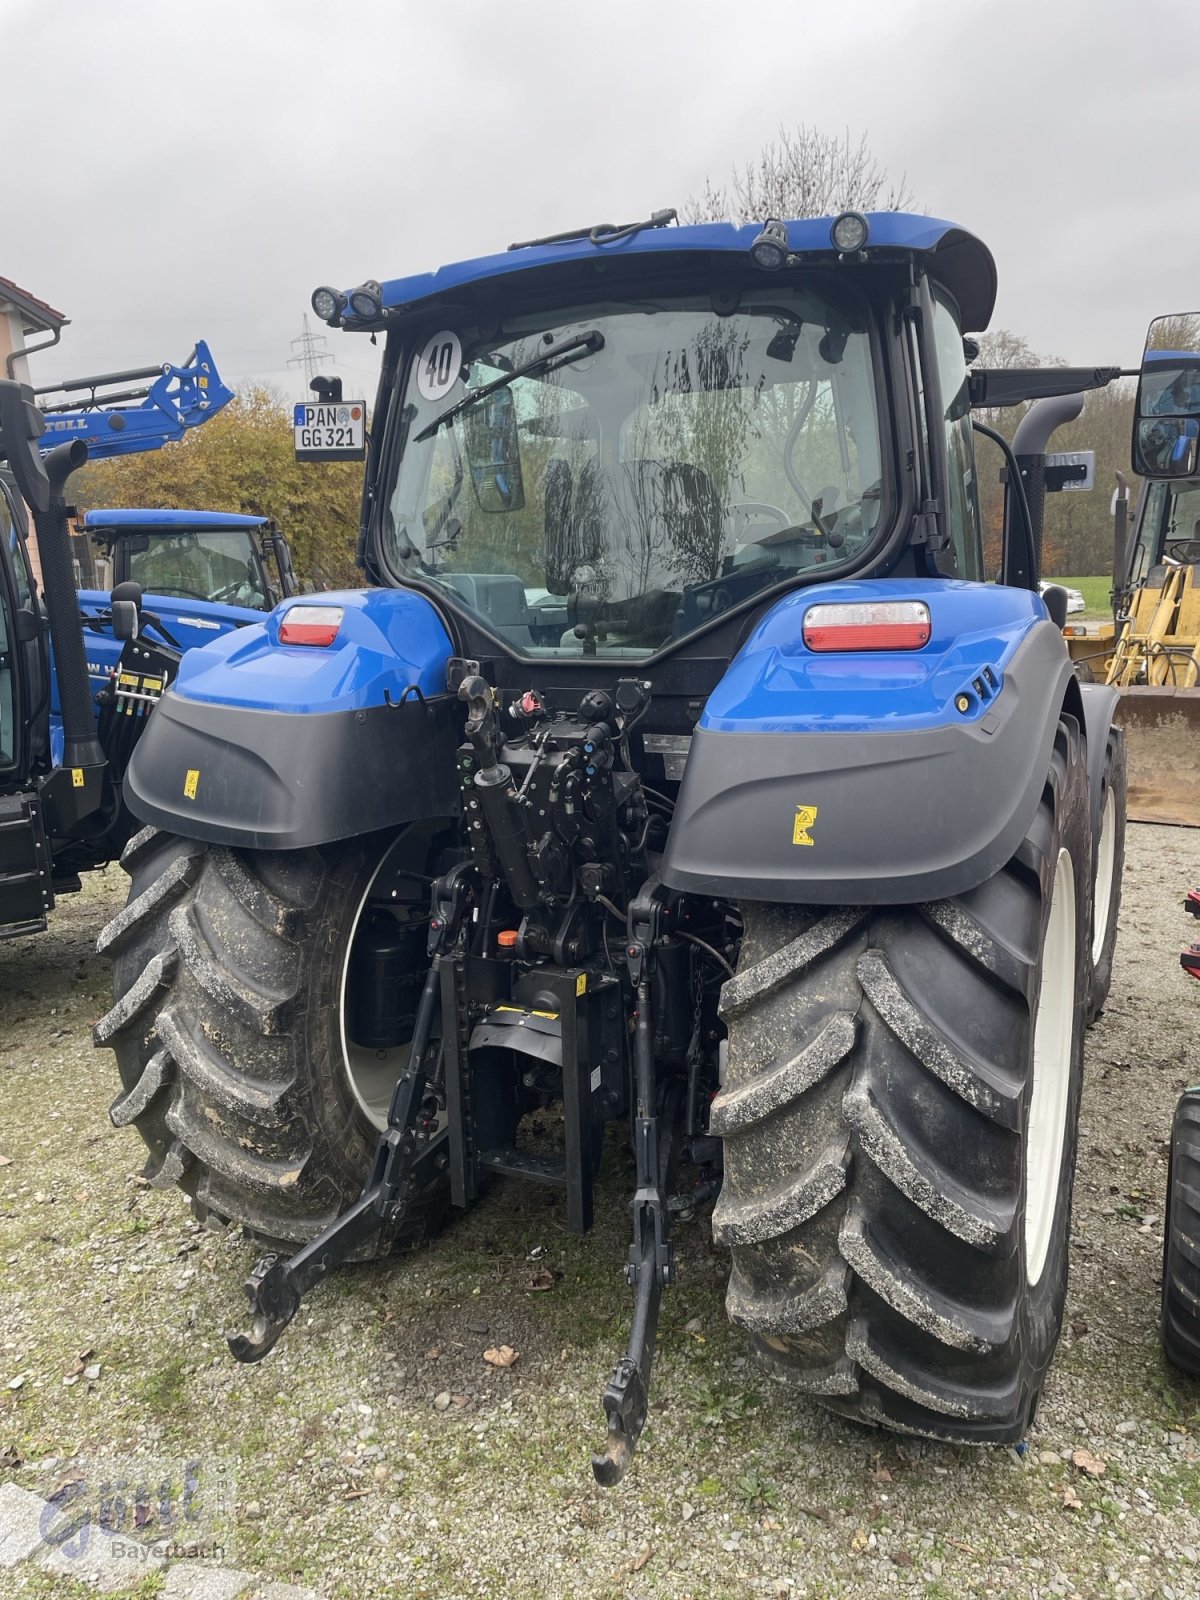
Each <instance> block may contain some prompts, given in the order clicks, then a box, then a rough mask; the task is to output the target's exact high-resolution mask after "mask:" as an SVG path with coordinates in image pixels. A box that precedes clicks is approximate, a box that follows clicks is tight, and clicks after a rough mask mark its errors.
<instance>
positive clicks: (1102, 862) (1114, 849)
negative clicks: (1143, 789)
mask: <svg viewBox="0 0 1200 1600" xmlns="http://www.w3.org/2000/svg"><path fill="white" fill-rule="evenodd" d="M1127 790H1128V776H1127V768H1126V759H1125V735H1124V733H1123V732H1122V730H1121V729H1120V728H1110V729H1109V730H1108V745H1107V748H1106V749H1105V752H1104V771H1103V773H1102V774H1101V778H1100V795H1099V816H1100V826H1099V828H1098V829H1097V830H1096V837H1095V839H1094V840H1093V841H1092V849H1093V854H1094V855H1095V857H1096V875H1095V876H1096V885H1095V893H1094V895H1093V902H1092V904H1093V916H1094V917H1095V918H1096V922H1095V927H1094V938H1093V943H1092V948H1091V974H1090V977H1089V980H1088V1003H1087V1020H1088V1027H1089V1028H1090V1027H1091V1025H1092V1023H1093V1022H1095V1021H1096V1019H1097V1018H1098V1017H1099V1015H1100V1013H1101V1012H1102V1011H1103V1010H1104V1003H1105V1001H1106V1000H1107V999H1108V991H1109V990H1110V989H1111V988H1112V979H1113V959H1114V957H1115V955H1116V950H1117V924H1118V921H1119V920H1120V915H1121V880H1122V877H1123V876H1124V872H1125V811H1126V796H1127ZM1110 829H1111V832H1109V830H1110ZM1102 876H1106V877H1107V879H1108V889H1107V894H1105V892H1104V888H1103V886H1102V884H1101V881H1100V880H1101V877H1102ZM1101 923H1102V924H1103V926H1101Z"/></svg>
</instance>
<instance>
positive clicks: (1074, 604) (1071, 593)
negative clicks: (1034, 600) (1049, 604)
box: [1038, 578, 1087, 616]
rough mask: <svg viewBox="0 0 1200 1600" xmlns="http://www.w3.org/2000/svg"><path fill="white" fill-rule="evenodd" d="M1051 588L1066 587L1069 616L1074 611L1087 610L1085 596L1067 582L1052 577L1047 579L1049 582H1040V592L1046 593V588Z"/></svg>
mask: <svg viewBox="0 0 1200 1600" xmlns="http://www.w3.org/2000/svg"><path fill="white" fill-rule="evenodd" d="M1049 588H1055V589H1066V591H1067V615H1068V616H1070V615H1071V613H1072V612H1074V611H1086V610H1087V607H1086V605H1085V604H1084V600H1083V596H1082V595H1081V594H1080V592H1079V590H1078V589H1072V588H1070V587H1069V585H1067V584H1065V583H1056V582H1055V581H1054V579H1053V578H1050V579H1048V580H1047V582H1045V583H1039V584H1038V593H1039V594H1045V592H1046V590H1047V589H1049Z"/></svg>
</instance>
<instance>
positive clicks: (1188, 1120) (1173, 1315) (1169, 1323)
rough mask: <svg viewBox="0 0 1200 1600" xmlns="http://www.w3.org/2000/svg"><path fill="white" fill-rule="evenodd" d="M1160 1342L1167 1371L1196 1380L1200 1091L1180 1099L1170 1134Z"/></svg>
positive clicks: (1199, 1353) (1199, 1354)
mask: <svg viewBox="0 0 1200 1600" xmlns="http://www.w3.org/2000/svg"><path fill="white" fill-rule="evenodd" d="M1162 1341H1163V1351H1164V1353H1165V1354H1166V1357H1167V1360H1168V1361H1169V1362H1170V1363H1171V1365H1172V1366H1175V1367H1178V1368H1179V1370H1180V1371H1181V1372H1188V1373H1191V1374H1192V1375H1193V1376H1194V1377H1195V1376H1200V1089H1189V1090H1188V1091H1187V1092H1186V1093H1185V1094H1184V1096H1183V1098H1182V1099H1181V1100H1180V1102H1179V1105H1178V1106H1177V1107H1176V1110H1175V1121H1174V1124H1173V1126H1172V1128H1171V1156H1170V1164H1169V1166H1168V1169H1167V1227H1166V1239H1165V1245H1164V1250H1163V1298H1162Z"/></svg>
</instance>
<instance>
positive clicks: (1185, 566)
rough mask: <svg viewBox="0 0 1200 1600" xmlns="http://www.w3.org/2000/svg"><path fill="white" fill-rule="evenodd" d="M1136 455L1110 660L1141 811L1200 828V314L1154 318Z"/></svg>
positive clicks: (1120, 501)
mask: <svg viewBox="0 0 1200 1600" xmlns="http://www.w3.org/2000/svg"><path fill="white" fill-rule="evenodd" d="M1133 465H1134V470H1135V471H1136V472H1138V473H1139V475H1140V476H1141V477H1142V479H1143V482H1142V486H1141V491H1140V494H1139V497H1138V505H1137V513H1136V516H1135V518H1134V523H1133V530H1132V536H1131V537H1128V538H1127V537H1125V532H1124V522H1125V518H1124V506H1125V504H1126V503H1127V501H1126V500H1125V497H1124V496H1123V494H1122V491H1121V488H1118V498H1117V502H1116V511H1117V525H1116V538H1115V545H1116V551H1115V555H1116V561H1115V565H1114V568H1113V572H1114V578H1113V613H1114V619H1115V638H1114V643H1113V649H1112V654H1111V655H1110V656H1109V657H1108V658H1107V660H1106V661H1104V662H1102V665H1103V666H1104V668H1105V681H1106V682H1107V683H1109V684H1111V685H1112V686H1113V687H1114V688H1116V689H1118V690H1119V691H1120V695H1121V699H1120V705H1119V707H1118V711H1117V721H1118V722H1119V723H1120V725H1121V726H1122V727H1123V728H1124V729H1125V734H1126V743H1127V746H1128V753H1129V816H1130V818H1131V819H1133V820H1135V821H1139V822H1165V823H1175V824H1178V825H1181V826H1187V827H1200V314H1195V315H1187V316H1171V317H1158V318H1156V319H1155V321H1154V322H1152V323H1151V324H1150V331H1149V334H1148V335H1147V340H1146V353H1145V356H1144V357H1143V361H1142V368H1141V376H1140V378H1139V381H1138V393H1137V404H1136V408H1135V415H1134V424H1133ZM1096 676H1099V673H1096Z"/></svg>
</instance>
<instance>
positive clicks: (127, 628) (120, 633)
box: [112, 600, 140, 639]
mask: <svg viewBox="0 0 1200 1600" xmlns="http://www.w3.org/2000/svg"><path fill="white" fill-rule="evenodd" d="M139 623H140V614H139V612H138V608H137V607H136V606H135V605H134V603H133V601H132V600H114V601H113V603H112V630H113V637H114V639H136V638H137V636H138V627H139Z"/></svg>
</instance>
